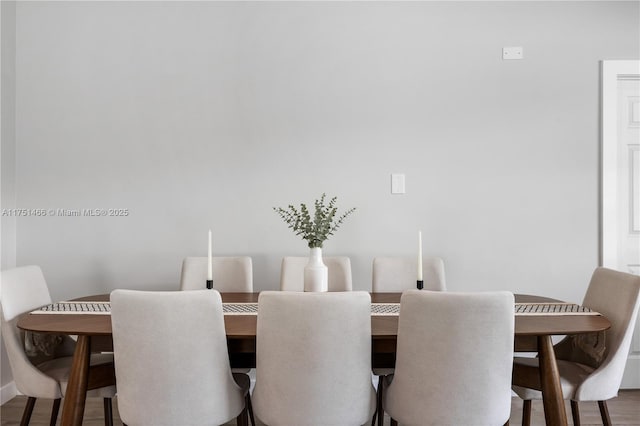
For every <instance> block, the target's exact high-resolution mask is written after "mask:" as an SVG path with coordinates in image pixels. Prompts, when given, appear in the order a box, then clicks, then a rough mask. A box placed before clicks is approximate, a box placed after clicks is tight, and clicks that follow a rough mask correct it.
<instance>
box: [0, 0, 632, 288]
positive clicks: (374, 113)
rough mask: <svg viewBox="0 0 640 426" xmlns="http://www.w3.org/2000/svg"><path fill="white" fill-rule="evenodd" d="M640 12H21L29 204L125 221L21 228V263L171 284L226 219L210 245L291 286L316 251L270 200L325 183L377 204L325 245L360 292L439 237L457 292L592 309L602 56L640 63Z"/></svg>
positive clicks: (102, 279) (20, 149)
mask: <svg viewBox="0 0 640 426" xmlns="http://www.w3.org/2000/svg"><path fill="white" fill-rule="evenodd" d="M638 13H639V7H638V2H532V3H528V2H514V3H509V2H468V3H463V2H446V3H438V2H425V3H422V2H407V3H386V2H375V3H366V2H353V3H351V2H350V3H333V2H321V3H310V2H304V3H295V2H289V3H272V2H259V3H244V2H241V3H214V2H189V3H181V2H162V3H152V2H139V3H136V2H132V3H122V2H71V3H63V2H43V3H38V2H23V3H19V4H18V5H17V15H16V46H15V49H16V59H15V61H16V64H15V67H16V83H15V85H16V86H15V87H16V103H15V112H16V122H15V126H16V163H15V186H16V187H15V189H16V197H17V200H16V203H17V206H18V207H21V208H40V209H83V208H100V209H109V208H126V209H129V212H130V214H129V216H127V217H50V216H47V217H27V218H19V219H18V220H17V263H18V264H19V265H24V264H39V265H41V266H42V268H43V270H44V273H45V275H46V277H47V279H48V282H49V285H50V287H51V292H52V295H53V297H54V298H55V299H64V298H69V297H74V296H80V295H86V294H89V293H98V292H103V293H104V292H108V291H110V290H112V289H114V288H136V289H175V288H177V286H178V279H179V273H180V263H181V260H182V258H183V257H185V256H194V255H202V256H204V255H205V254H206V235H207V230H208V229H209V228H211V229H212V230H213V232H214V252H215V254H217V255H235V254H243V255H250V256H252V257H253V261H254V274H255V286H256V288H257V289H258V290H263V289H275V288H276V287H277V282H278V278H279V267H280V259H281V257H282V256H283V255H289V254H299V255H305V254H306V253H307V249H306V246H305V244H304V242H303V241H300V240H297V239H296V237H294V235H293V233H292V232H291V231H290V230H288V229H287V228H286V225H285V224H284V223H282V222H281V220H280V219H279V218H278V217H277V216H276V214H275V213H274V212H273V211H272V210H271V208H272V207H273V206H284V205H287V204H289V203H292V202H300V201H306V202H312V201H313V199H314V197H316V196H318V195H320V194H321V193H322V192H326V193H328V194H331V195H337V196H338V197H339V204H340V206H342V207H345V208H346V207H351V206H356V207H357V208H358V210H357V212H356V213H355V214H354V215H353V216H352V217H350V218H349V219H348V220H347V222H346V223H345V224H344V226H343V228H342V229H340V231H339V232H338V233H337V235H335V236H334V237H333V238H332V239H330V240H329V241H328V242H327V243H326V244H325V249H324V252H325V254H326V255H349V256H350V257H351V259H352V262H353V268H354V269H353V274H354V286H355V287H356V289H361V290H366V289H369V288H370V280H371V272H370V269H371V261H372V259H373V257H374V256H376V255H413V254H414V253H415V251H416V234H417V230H418V229H422V232H423V240H424V252H425V254H432V255H439V256H442V257H443V258H444V259H445V262H446V267H447V279H448V285H449V287H450V289H451V290H455V291H471V290H492V289H507V290H511V291H514V292H519V293H538V294H545V295H548V296H552V297H558V298H562V299H567V300H574V301H579V300H581V298H582V294H583V293H584V290H585V288H586V285H587V282H588V279H589V276H590V274H591V272H592V270H593V269H594V268H595V267H596V266H597V264H598V244H599V242H598V226H599V215H598V208H599V207H598V205H599V204H598V203H599V193H598V187H599V183H598V182H599V175H598V167H599V124H598V120H599V76H600V74H599V61H600V60H604V59H637V58H638V57H639V48H640V46H639V36H640V24H639V22H638ZM503 46H523V47H524V56H525V59H524V60H521V61H502V59H501V48H502V47H503ZM3 47H4V46H3ZM3 136H4V135H3ZM3 143H4V142H3ZM4 166H5V164H4V160H3V168H4ZM392 172H402V173H406V176H407V194H406V195H391V194H390V173H392ZM3 191H4V188H3ZM3 201H4V200H3ZM4 238H5V236H4V235H3V244H4Z"/></svg>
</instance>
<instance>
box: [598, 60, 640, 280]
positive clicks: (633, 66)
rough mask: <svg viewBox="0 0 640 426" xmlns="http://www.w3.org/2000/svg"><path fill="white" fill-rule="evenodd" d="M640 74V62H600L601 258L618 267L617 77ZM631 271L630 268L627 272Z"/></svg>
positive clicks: (604, 261) (603, 264) (612, 266)
mask: <svg viewBox="0 0 640 426" xmlns="http://www.w3.org/2000/svg"><path fill="white" fill-rule="evenodd" d="M625 75H640V61H638V60H620V61H601V76H602V77H601V90H602V92H601V96H602V98H601V102H602V105H601V120H602V121H601V126H602V128H601V129H602V134H601V144H600V149H601V152H600V155H601V159H602V162H601V170H600V175H601V188H600V191H601V197H600V199H601V202H600V209H601V210H600V253H599V254H600V256H599V257H600V259H599V263H600V265H601V266H605V267H607V268H611V269H619V266H618V227H619V226H620V224H619V223H618V215H617V211H616V210H617V203H618V174H617V164H618V93H617V91H618V79H619V78H620V76H625ZM624 272H628V271H624Z"/></svg>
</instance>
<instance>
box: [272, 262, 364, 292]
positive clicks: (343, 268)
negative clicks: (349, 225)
mask: <svg viewBox="0 0 640 426" xmlns="http://www.w3.org/2000/svg"><path fill="white" fill-rule="evenodd" d="M322 261H323V262H324V264H325V265H326V266H327V270H328V289H329V291H330V292H332V291H351V290H353V283H352V278H351V260H350V259H349V258H348V257H346V256H333V257H332V256H328V257H323V258H322ZM307 262H309V258H308V257H297V256H286V257H284V258H283V259H282V266H281V269H280V290H281V291H304V267H305V266H306V265H307Z"/></svg>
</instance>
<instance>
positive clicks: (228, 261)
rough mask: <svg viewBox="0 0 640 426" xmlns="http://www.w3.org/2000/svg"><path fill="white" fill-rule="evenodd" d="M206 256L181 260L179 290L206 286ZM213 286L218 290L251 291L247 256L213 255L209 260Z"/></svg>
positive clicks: (249, 267) (251, 285)
mask: <svg viewBox="0 0 640 426" xmlns="http://www.w3.org/2000/svg"><path fill="white" fill-rule="evenodd" d="M207 264H208V259H207V258H206V257H187V258H185V259H184V260H183V261H182V274H181V276H180V290H203V289H206V288H207ZM211 269H212V275H213V288H214V289H216V290H218V291H220V292H223V293H225V292H237V293H251V292H252V291H253V267H252V263H251V258H250V257H248V256H237V257H214V258H213V259H212V262H211Z"/></svg>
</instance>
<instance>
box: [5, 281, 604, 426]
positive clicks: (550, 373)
mask: <svg viewBox="0 0 640 426" xmlns="http://www.w3.org/2000/svg"><path fill="white" fill-rule="evenodd" d="M258 296H259V293H222V300H223V303H255V302H257V301H258ZM400 297H401V294H400V293H372V294H371V301H372V303H398V302H400ZM74 300H77V301H108V300H109V295H97V296H88V297H82V298H78V299H74ZM550 301H554V302H555V300H553V299H548V298H544V297H539V296H527V295H516V302H517V303H535V302H550ZM224 321H225V329H226V333H227V343H228V348H229V358H230V361H231V365H232V367H255V354H256V324H257V316H256V315H255V314H253V315H225V318H224ZM17 326H18V327H19V328H20V329H22V330H25V331H32V332H38V333H58V334H68V335H77V336H78V339H77V343H76V347H75V352H74V355H73V363H72V366H71V371H70V375H69V382H68V384H67V390H66V394H65V398H64V405H63V409H62V423H61V424H62V425H64V426H67V425H74V426H76V425H77V426H80V425H82V418H83V415H84V406H85V398H86V393H87V390H89V389H95V388H98V387H102V386H106V385H110V384H114V383H115V372H114V368H113V364H106V365H102V366H99V367H90V366H89V359H90V355H91V353H92V352H98V351H110V350H112V337H111V316H110V315H95V314H93V315H91V314H89V315H86V314H60V313H55V314H42V313H40V314H31V313H26V314H24V315H22V316H21V317H20V318H19V319H18V323H17ZM610 326H611V324H610V322H609V321H608V320H607V318H605V317H604V316H602V315H586V314H585V315H516V316H515V341H516V343H515V350H516V351H537V352H538V357H539V359H540V362H539V369H535V370H534V369H520V367H519V366H515V367H514V378H516V377H517V378H518V380H519V381H518V382H514V384H518V385H524V386H528V387H532V388H535V389H539V390H541V391H542V394H543V404H544V412H545V419H546V423H547V424H548V425H554V426H556V425H557V426H563V425H567V415H566V412H565V408H564V398H563V395H562V388H561V386H560V375H559V372H558V366H557V363H556V358H555V354H554V351H553V344H552V340H551V337H552V336H554V335H571V334H581V333H590V332H598V331H602V330H606V329H608V328H609V327H610ZM397 333H398V316H397V315H385V316H377V315H372V316H371V338H372V365H373V366H374V367H381V368H383V367H391V368H392V367H394V364H395V351H396V338H397ZM477 356H482V355H481V354H478V355H477Z"/></svg>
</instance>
